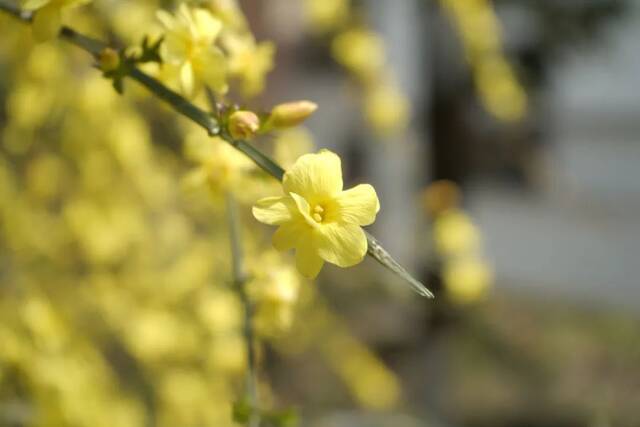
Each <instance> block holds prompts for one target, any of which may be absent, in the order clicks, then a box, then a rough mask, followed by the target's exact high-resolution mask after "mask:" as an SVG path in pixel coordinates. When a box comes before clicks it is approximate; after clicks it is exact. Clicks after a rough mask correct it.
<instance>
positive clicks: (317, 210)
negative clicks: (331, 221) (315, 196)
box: [311, 205, 324, 222]
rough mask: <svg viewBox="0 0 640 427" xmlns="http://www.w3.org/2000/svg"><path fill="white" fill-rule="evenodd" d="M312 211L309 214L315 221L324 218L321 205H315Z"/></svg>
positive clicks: (320, 220)
mask: <svg viewBox="0 0 640 427" xmlns="http://www.w3.org/2000/svg"><path fill="white" fill-rule="evenodd" d="M312 212H313V214H312V215H311V217H312V218H313V219H314V220H315V221H316V222H322V221H323V220H324V208H323V207H322V206H320V205H315V206H314V208H313V211H312Z"/></svg>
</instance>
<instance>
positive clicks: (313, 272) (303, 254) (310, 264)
mask: <svg viewBox="0 0 640 427" xmlns="http://www.w3.org/2000/svg"><path fill="white" fill-rule="evenodd" d="M323 265H324V261H323V260H322V258H320V256H319V255H318V254H317V252H316V250H315V248H314V247H313V243H312V241H311V239H301V240H300V245H299V246H298V247H297V248H296V267H297V268H298V271H299V272H300V274H302V275H303V276H304V277H306V278H307V279H315V278H316V276H317V275H318V273H320V269H322V266H323Z"/></svg>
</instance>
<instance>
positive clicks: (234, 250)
mask: <svg viewBox="0 0 640 427" xmlns="http://www.w3.org/2000/svg"><path fill="white" fill-rule="evenodd" d="M226 202H227V218H228V222H229V240H230V243H231V263H232V273H233V286H234V287H235V289H236V291H237V292H238V294H239V295H240V298H241V300H242V304H243V305H244V313H245V315H244V339H245V343H246V345H247V376H246V393H247V397H248V399H249V402H248V403H249V406H250V409H251V411H250V415H249V421H248V423H247V425H248V426H249V427H258V426H259V425H260V402H259V398H258V371H257V364H256V349H255V334H254V332H253V323H252V318H253V306H252V304H251V301H250V300H249V295H248V294H247V289H246V284H247V274H246V272H245V269H244V256H243V252H242V236H241V233H240V221H239V220H238V213H237V209H236V201H235V199H234V198H233V196H232V195H231V194H229V193H227V196H226Z"/></svg>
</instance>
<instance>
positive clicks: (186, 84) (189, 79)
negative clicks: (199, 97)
mask: <svg viewBox="0 0 640 427" xmlns="http://www.w3.org/2000/svg"><path fill="white" fill-rule="evenodd" d="M195 80H196V79H195V76H194V73H193V66H192V65H191V61H186V62H185V63H184V64H182V66H181V67H180V85H181V86H182V91H183V92H184V94H185V95H186V96H187V97H191V96H193V94H194V92H195V85H196V81H195Z"/></svg>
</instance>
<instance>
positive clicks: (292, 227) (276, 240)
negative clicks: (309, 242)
mask: <svg viewBox="0 0 640 427" xmlns="http://www.w3.org/2000/svg"><path fill="white" fill-rule="evenodd" d="M309 230H310V229H309V226H308V225H307V224H306V223H305V222H303V221H292V222H287V223H286V224H282V225H281V226H280V227H278V229H277V230H276V232H275V233H273V236H272V237H271V242H272V243H273V247H274V248H276V249H277V250H279V251H282V252H283V251H287V250H289V249H293V248H295V247H297V246H298V242H299V241H300V240H302V239H308V238H309V237H310V236H309V235H308V232H309Z"/></svg>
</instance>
